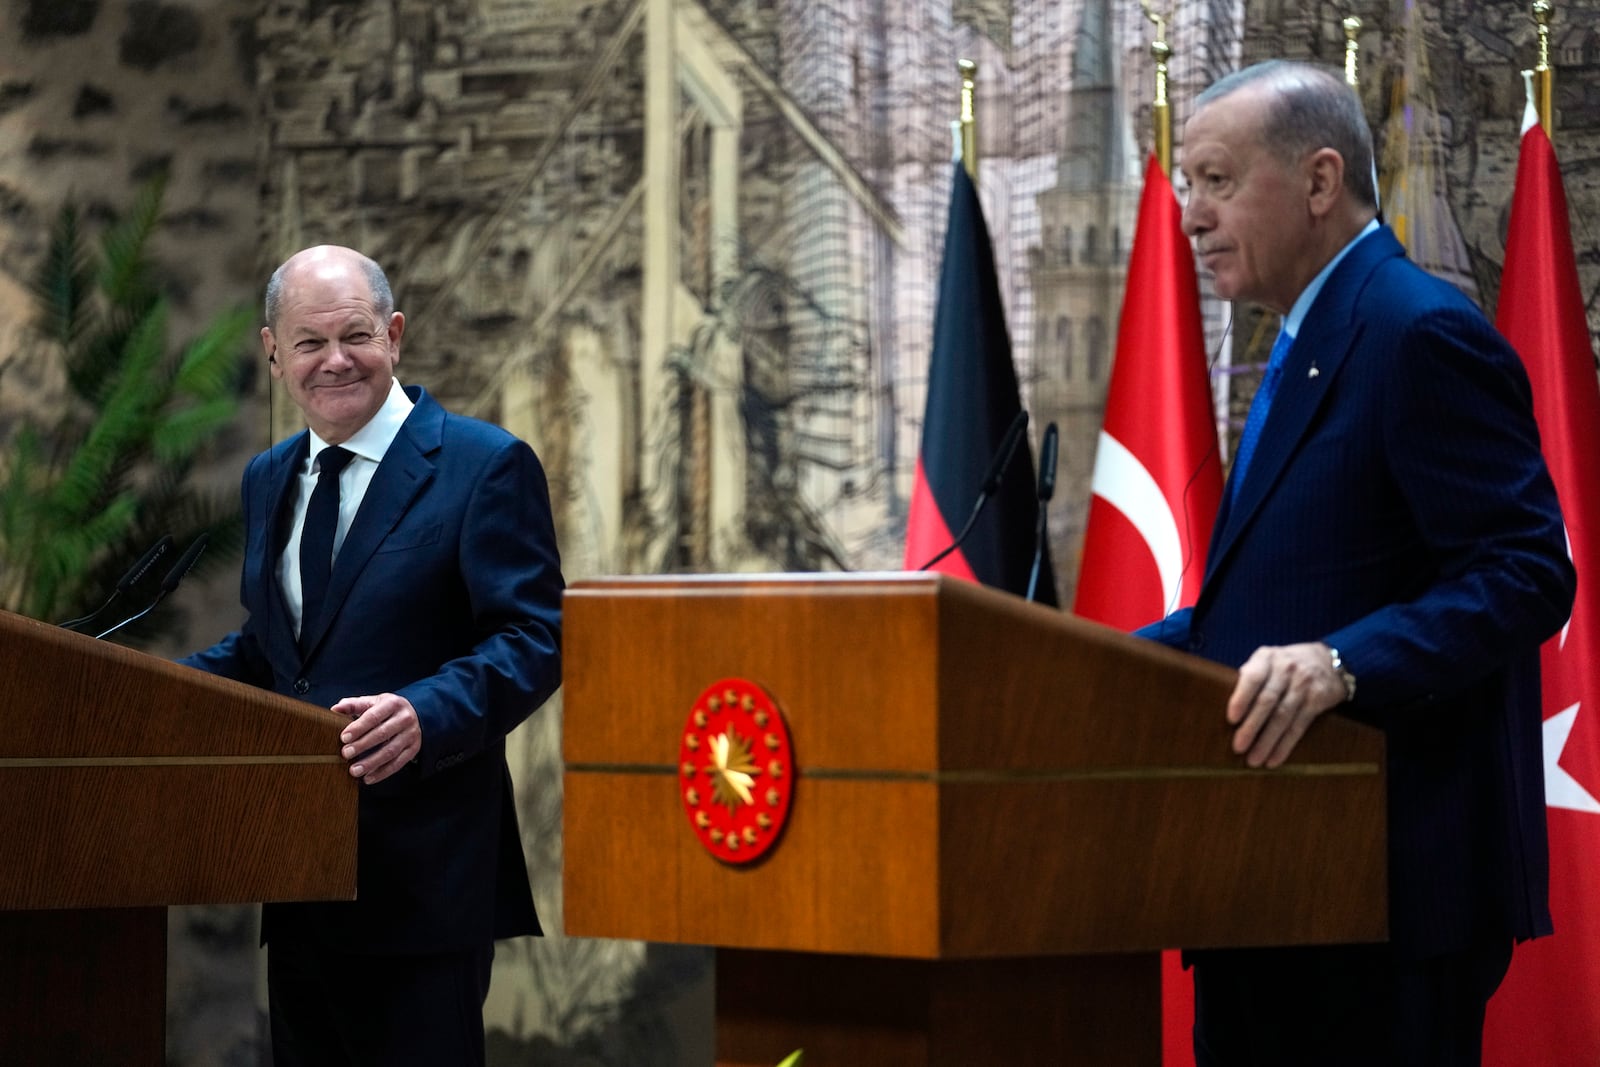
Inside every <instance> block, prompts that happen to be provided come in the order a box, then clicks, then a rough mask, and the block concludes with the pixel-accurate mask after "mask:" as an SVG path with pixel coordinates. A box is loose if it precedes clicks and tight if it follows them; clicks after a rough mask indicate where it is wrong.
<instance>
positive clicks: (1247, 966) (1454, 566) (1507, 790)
mask: <svg viewBox="0 0 1600 1067" xmlns="http://www.w3.org/2000/svg"><path fill="white" fill-rule="evenodd" d="M1183 173H1184V175H1185V177H1186V178H1187V180H1188V185H1189V197H1188V202H1187V205H1186V207H1185V209H1184V216H1183V225H1184V230H1185V232H1186V233H1188V234H1189V235H1190V236H1191V237H1192V238H1193V239H1194V242H1195V247H1196V249H1197V251H1198V253H1199V256H1200V259H1201V261H1202V264H1203V265H1204V266H1205V268H1206V269H1208V270H1209V271H1210V272H1211V273H1212V275H1213V276H1214V278H1215V284H1216V291H1217V293H1218V295H1220V296H1222V297H1224V298H1225V299H1229V300H1245V301H1251V302H1253V303H1256V304H1260V305H1262V306H1264V307H1267V308H1269V309H1271V310H1272V311H1275V312H1277V313H1279V314H1280V315H1281V316H1283V332H1282V335H1281V336H1280V338H1279V341H1278V343H1277V344H1275V345H1274V347H1273V357H1272V360H1271V362H1270V363H1269V367H1268V370H1267V373H1266V375H1265V376H1264V378H1263V382H1262V386H1261V388H1260V390H1259V391H1258V394H1257V398H1256V400H1255V404H1254V407H1253V409H1252V411H1251V413H1250V417H1249V420H1248V422H1247V424H1246V427H1245V431H1244V434H1243V437H1242V438H1241V442H1240V446H1239V450H1238V453H1237V455H1236V456H1235V458H1234V463H1233V469H1232V471H1231V472H1230V475H1229V481H1228V486H1227V490H1226V492H1225V493H1224V501H1223V504H1222V507H1221V510H1220V513H1219V514H1218V516H1217V522H1216V527H1215V530H1214V533H1213V536H1212V541H1211V546H1210V550H1209V553H1208V556H1207V561H1206V574H1205V580H1204V583H1203V585H1202V588H1201V591H1200V594H1199V597H1198V599H1197V601H1196V603H1195V605H1194V607H1193V608H1192V609H1185V610H1183V611H1180V612H1177V613H1175V614H1174V615H1172V616H1169V617H1168V618H1167V619H1165V620H1162V621H1161V622H1158V623H1155V624H1152V625H1151V626H1148V627H1146V628H1145V629H1144V630H1142V631H1140V632H1141V634H1142V635H1144V636H1147V637H1152V638H1154V639H1156V640H1159V641H1162V642H1164V643H1166V644H1169V645H1171V646H1173V647H1176V648H1180V649H1184V650H1186V651H1190V652H1194V653H1196V654H1198V655H1202V656H1205V657H1207V658H1209V659H1213V660H1216V661H1218V662H1221V663H1226V664H1228V665H1230V666H1235V667H1238V668H1239V669H1240V673H1239V681H1238V685H1237V687H1236V689H1235V690H1234V692H1233V694H1232V697H1231V698H1230V700H1229V702H1228V706H1227V708H1226V711H1225V715H1226V719H1227V722H1228V723H1229V724H1230V726H1231V727H1232V728H1233V749H1234V751H1235V752H1237V753H1239V754H1240V755H1241V756H1242V757H1243V758H1244V761H1245V762H1246V763H1247V764H1248V765H1249V766H1252V767H1262V766H1266V767H1277V766H1279V765H1280V764H1282V763H1283V762H1284V760H1285V759H1287V758H1288V757H1289V755H1290V754H1291V753H1292V752H1293V750H1294V748H1295V745H1296V744H1297V743H1298V741H1299V740H1300V738H1301V737H1302V736H1303V735H1304V733H1305V731H1306V729H1307V727H1308V726H1310V724H1311V723H1312V722H1313V721H1314V720H1315V719H1316V718H1317V717H1318V716H1320V715H1322V714H1324V713H1325V712H1328V711H1332V710H1335V709H1337V710H1338V711H1339V712H1340V713H1342V714H1346V715H1350V716H1353V717H1355V718H1357V719H1359V720H1362V721H1365V722H1368V723H1371V724H1373V725H1376V726H1378V727H1380V728H1381V729H1382V730H1383V731H1384V733H1385V736H1386V739H1387V746H1388V783H1389V818H1388V824H1389V865H1390V900H1389V906H1390V938H1391V939H1390V941H1389V943H1387V944H1381V945H1355V946H1338V947H1331V948H1313V949H1283V948H1279V949H1251V950H1239V951H1225V952H1196V953H1191V954H1190V959H1191V960H1192V962H1193V963H1194V975H1195V995H1196V1023H1195V1051H1196V1056H1197V1058H1198V1060H1199V1062H1200V1063H1201V1064H1205V1065H1209V1064H1218V1065H1220V1064H1226V1065H1230V1067H1232V1065H1245V1064H1248V1065H1268V1064H1270V1065H1291V1064H1292V1065H1296V1067H1300V1065H1309V1064H1339V1065H1347V1064H1348V1065H1356V1064H1359V1065H1362V1067H1369V1065H1375V1064H1396V1065H1400V1064H1404V1065H1406V1067H1418V1065H1430V1064H1441V1065H1442V1064H1452V1065H1454V1064H1476V1063H1478V1062H1479V1060H1480V1058H1481V1052H1480V1049H1481V1045H1482V1028H1483V1013H1484V1005H1485V1003H1486V1002H1487V1000H1488V998H1489V995H1490V994H1491V993H1492V992H1493V991H1494V989H1495V988H1496V986H1498V984H1499V982H1500V980H1501V978H1502V977H1503V976H1504V974H1505V970H1506V967H1507V966H1508V963H1509V960H1510V957H1511V949H1512V945H1513V943H1514V942H1515V941H1517V940H1522V939H1525V938H1530V937H1537V936H1539V935H1541V934H1547V933H1549V932H1550V916H1549V912H1548V909H1547V905H1546V885H1547V871H1546V866H1547V853H1546V842H1545V827H1544V794H1543V773H1542V772H1543V764H1542V761H1541V752H1540V737H1541V731H1540V712H1539V679H1538V649H1539V644H1540V642H1541V641H1543V640H1544V639H1545V638H1546V637H1548V636H1549V635H1551V634H1552V633H1554V632H1555V631H1556V630H1557V629H1559V628H1560V626H1561V625H1562V623H1563V621H1564V620H1565V619H1566V617H1567V614H1568V611H1569V609H1570V607H1571V601H1572V595H1573V589H1574V576H1573V570H1572V567H1571V565H1570V562H1569V561H1568V558H1567V552H1566V547H1565V540H1564V533H1563V528H1562V522H1561V515H1560V512H1559V510H1558V508H1557V503H1556V497H1555V492H1554V490H1553V488H1552V486H1551V483H1550V480H1549V477H1548V475H1547V473H1546V471H1545V467H1544V463H1543V461H1542V459H1541V458H1540V453H1539V440H1538V432H1537V429H1536V427H1535V424H1534V420H1533V414H1532V407H1531V399H1530V394H1529V388H1528V384H1527V380H1526V378H1525V376H1524V374H1523V371H1522V366H1521V364H1520V363H1519V361H1518V359H1517V356H1516V354H1515V353H1514V352H1513V351H1512V350H1511V348H1510V346H1509V345H1508V344H1507V343H1506V342H1505V340H1504V339H1503V338H1501V337H1500V335H1499V334H1497V333H1496V332H1495V331H1494V329H1493V328H1492V327H1491V326H1490V325H1489V323H1488V322H1487V321H1486V320H1485V319H1484V317H1483V315H1482V314H1481V313H1480V312H1479V311H1478V309H1477V308H1476V307H1474V306H1473V305H1472V304H1471V303H1470V302H1469V301H1467V300H1466V299H1464V298H1463V297H1462V296H1461V295H1460V294H1459V293H1458V292H1456V291H1455V290H1454V289H1453V288H1451V287H1450V286H1449V285H1447V284H1445V283H1443V282H1441V281H1439V280H1437V279H1435V278H1433V277H1431V276H1430V275H1428V274H1427V273H1426V272H1424V271H1422V270H1420V269H1419V268H1417V267H1416V266H1415V265H1413V264H1412V263H1410V262H1409V261H1408V260H1407V259H1406V258H1405V255H1404V251H1403V249H1402V248H1401V246H1400V244H1399V242H1398V241H1396V239H1395V237H1394V235H1393V234H1392V233H1391V232H1390V231H1389V230H1388V229H1387V228H1385V227H1383V226H1381V225H1380V224H1379V222H1378V221H1377V209H1376V197H1375V193H1374V190H1373V185H1372V144H1371V139H1370V134H1369V131H1368V128H1367V123H1366V119H1365V117H1364V115H1363V113H1362V110H1361V106H1360V103H1359V101H1358V100H1357V98H1356V96H1355V94H1354V93H1353V92H1352V91H1351V90H1350V89H1349V88H1348V87H1347V86H1346V85H1345V84H1344V83H1343V82H1342V81H1341V80H1340V79H1339V78H1337V77H1335V76H1334V75H1331V74H1329V73H1326V72H1323V71H1320V70H1317V69H1315V68H1312V67H1308V66H1304V65H1300V64H1291V63H1281V62H1274V63H1266V64H1261V65H1258V66H1256V67H1252V68H1249V69H1247V70H1244V71H1240V72H1238V73H1236V74H1234V75H1231V76H1229V77H1227V78H1225V79H1223V80H1222V81H1220V82H1218V83H1217V84H1216V85H1214V86H1213V87H1211V88H1210V89H1209V90H1207V91H1206V92H1205V93H1203V94H1201V96H1200V97H1199V98H1198V99H1197V100H1196V104H1195V112H1194V114H1193V117H1192V118H1191V119H1190V120H1189V122H1188V124H1187V126H1186V127H1185V133H1184V141H1183ZM1240 892H1241V893H1248V892H1250V887H1248V886H1241V887H1240Z"/></svg>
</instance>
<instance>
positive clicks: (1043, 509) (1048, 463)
mask: <svg viewBox="0 0 1600 1067" xmlns="http://www.w3.org/2000/svg"><path fill="white" fill-rule="evenodd" d="M1060 436H1061V434H1060V432H1059V431H1058V430H1057V429H1056V424H1055V423H1053V422H1052V423H1051V424H1050V425H1048V426H1046V427H1045V428H1044V441H1043V442H1042V443H1041V444H1040V445H1039V493H1038V496H1039V520H1038V525H1036V526H1035V527H1034V530H1033V570H1032V571H1031V572H1030V573H1029V575H1028V596H1027V599H1029V600H1032V599H1033V594H1034V592H1035V591H1036V590H1037V589H1038V586H1039V566H1040V564H1041V563H1043V562H1044V549H1045V545H1046V544H1047V543H1048V541H1047V540H1046V537H1045V534H1046V530H1045V525H1046V523H1047V522H1048V520H1049V518H1050V498H1051V497H1053V496H1055V495H1056V452H1057V451H1058V450H1059V449H1060V447H1061V444H1060V440H1059V439H1060Z"/></svg>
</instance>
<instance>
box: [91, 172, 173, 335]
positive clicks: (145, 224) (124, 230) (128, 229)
mask: <svg viewBox="0 0 1600 1067" xmlns="http://www.w3.org/2000/svg"><path fill="white" fill-rule="evenodd" d="M166 190H167V176H166V175H165V174H158V175H157V176H156V177H154V178H152V179H150V180H149V181H148V182H146V183H145V184H144V185H143V186H141V187H140V188H139V191H138V193H137V194H135V196H134V201H133V206H132V207H131V208H129V210H128V211H127V213H126V214H124V215H123V216H122V218H120V219H118V220H117V222H116V223H114V224H113V225H112V226H111V227H110V228H109V229H107V230H106V232H105V234H104V235H103V236H102V237H101V238H100V277H99V282H100V292H101V293H103V294H104V295H105V298H106V303H107V305H108V306H109V307H112V308H122V309H126V310H129V311H132V312H133V313H134V314H135V315H137V314H139V313H141V312H143V311H144V310H145V308H146V307H147V306H148V305H149V304H150V303H151V302H153V301H154V300H155V298H156V295H157V294H156V287H155V285H154V284H153V283H152V282H151V280H150V269H149V263H148V261H147V260H146V257H145V249H146V246H147V245H148V244H149V243H150V235H151V234H152V233H154V232H155V229H156V226H157V225H158V224H159V223H160V222H161V203H162V200H163V198H164V197H165V195H166Z"/></svg>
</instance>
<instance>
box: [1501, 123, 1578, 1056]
mask: <svg viewBox="0 0 1600 1067" xmlns="http://www.w3.org/2000/svg"><path fill="white" fill-rule="evenodd" d="M1529 111H1530V115H1531V113H1532V109H1531V108H1530V109H1529ZM1495 324H1496V325H1497V326H1498V327H1499V328H1500V332H1501V333H1503V334H1505V335H1506V337H1507V338H1508V339H1509V340H1510V341H1511V343H1512V345H1513V346H1515V348H1516V350H1517V352H1518V353H1520V354H1521V356H1522V362H1523V364H1524V365H1525V366H1526V367H1527V370H1528V377H1529V379H1530V380H1531V381H1532V383H1533V408H1534V414H1535V415H1536V416H1537V417H1538V420H1539V434H1540V438H1541V440H1542V442H1543V448H1544V458H1545V462H1546V463H1547V464H1548V465H1549V467H1550V474H1551V477H1552V478H1554V479H1555V484H1556V492H1557V493H1558V494H1559V495H1560V497H1561V511H1562V515H1563V517H1564V518H1565V519H1566V524H1567V545H1568V549H1569V550H1570V551H1571V553H1572V561H1573V565H1574V566H1575V567H1576V568H1577V571H1578V596H1577V600H1576V602H1575V603H1574V604H1573V608H1572V617H1571V619H1569V620H1568V622H1567V625H1566V627H1565V628H1564V629H1562V631H1561V632H1560V633H1558V634H1557V635H1556V636H1555V637H1552V638H1551V639H1550V640H1549V641H1548V642H1547V643H1546V644H1545V646H1544V653H1543V657H1542V664H1541V666H1542V669H1543V688H1544V700H1543V707H1544V777H1545V798H1546V799H1545V802H1546V806H1547V815H1548V817H1549V825H1550V910H1551V913H1552V917H1553V918H1554V920H1555V930H1556V932H1555V935H1554V936H1553V937H1546V938H1541V939H1539V940H1537V941H1531V942H1528V943H1527V944H1523V945H1519V946H1518V947H1517V951H1516V955H1515V957H1514V959H1513V961H1512V964H1511V971H1510V973H1509V974H1508V975H1507V977H1506V981H1505V983H1504V984H1503V985H1502V986H1501V988H1500V991H1499V992H1498V993H1496V994H1495V997H1494V999H1493V1000H1492V1001H1490V1003H1489V1016H1488V1021H1487V1024H1486V1027H1485V1031H1484V1063H1485V1064H1487V1065H1489V1067H1521V1065H1524V1064H1550V1065H1558V1064H1600V801H1597V799H1596V797H1597V796H1600V482H1596V480H1595V474H1594V471H1595V462H1596V460H1597V459H1600V386H1597V384H1596V378H1595V359H1594V352H1593V349H1592V348H1591V346H1590V339H1589V324H1588V320H1587V318H1586V317H1585V314H1584V304H1583V297H1582V294H1581V292H1580V290H1579V288H1578V271H1577V266H1576V263H1575V261H1574V259H1573V254H1572V234H1571V231H1570V228H1569V223H1568V215H1567V195H1566V191H1565V190H1564V189H1563V187H1562V183H1561V170H1560V168H1559V167H1558V165H1557V163H1556V154H1555V149H1554V148H1553V147H1552V146H1551V144H1550V138H1549V137H1548V136H1546V135H1545V132H1544V129H1543V128H1542V127H1540V126H1539V124H1538V123H1537V121H1534V122H1532V123H1531V125H1530V124H1529V123H1526V122H1525V123H1524V132H1523V135H1522V148H1521V152H1520V158H1519V161H1518V163H1517V185H1516V191H1515V193H1514V194H1513V196H1512V200H1511V221H1510V226H1509V228H1508V231H1507V237H1506V260H1505V269H1504V272H1503V273H1502V275H1501V281H1500V305H1499V313H1498V315H1497V317H1496V323H1495Z"/></svg>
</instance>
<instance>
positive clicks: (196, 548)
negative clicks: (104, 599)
mask: <svg viewBox="0 0 1600 1067" xmlns="http://www.w3.org/2000/svg"><path fill="white" fill-rule="evenodd" d="M210 540H211V535H210V534H208V533H205V532H203V531H202V532H201V534H200V536H198V537H196V538H195V539H194V540H193V541H191V542H189V547H188V548H186V549H184V550H183V555H181V556H179V557H178V562H176V563H174V564H173V565H172V569H171V570H170V571H168V572H167V576H166V577H165V578H163V579H161V588H160V589H158V590H156V595H155V599H154V600H152V601H150V603H149V604H147V605H145V608H144V610H143V611H140V612H137V613H135V614H133V615H129V616H128V617H127V618H125V619H123V620H122V621H121V622H119V623H117V624H116V625H115V626H113V627H111V629H109V630H105V631H103V632H101V633H98V634H95V635H94V639H95V640H96V641H98V640H100V639H101V638H103V637H109V636H111V635H112V634H114V633H116V632H117V631H118V630H120V629H122V628H123V627H124V626H126V625H128V624H129V623H131V622H138V621H139V620H140V619H142V618H144V617H145V616H146V615H148V614H150V613H151V612H152V611H154V610H155V609H156V605H157V604H159V603H161V602H162V601H163V600H165V599H166V598H167V596H168V595H169V594H171V592H172V591H173V590H174V589H176V588H178V583H179V582H181V581H183V579H184V577H185V576H186V575H187V574H188V573H189V572H190V571H191V570H192V569H194V564H195V561H196V560H198V559H199V558H200V553H202V552H204V551H205V550H206V545H207V543H209V542H210Z"/></svg>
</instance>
